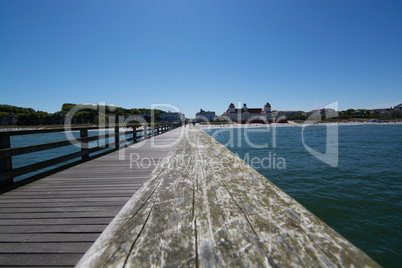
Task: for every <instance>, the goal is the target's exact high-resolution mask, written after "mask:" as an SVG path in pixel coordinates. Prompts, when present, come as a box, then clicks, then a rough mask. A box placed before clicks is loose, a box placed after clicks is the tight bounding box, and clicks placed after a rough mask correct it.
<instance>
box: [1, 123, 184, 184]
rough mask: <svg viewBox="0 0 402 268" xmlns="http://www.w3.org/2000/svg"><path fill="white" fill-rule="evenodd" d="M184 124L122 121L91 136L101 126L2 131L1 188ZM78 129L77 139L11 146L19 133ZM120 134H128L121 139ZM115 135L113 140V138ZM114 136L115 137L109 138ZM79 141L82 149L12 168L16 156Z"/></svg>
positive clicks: (104, 127)
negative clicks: (89, 133) (146, 123)
mask: <svg viewBox="0 0 402 268" xmlns="http://www.w3.org/2000/svg"><path fill="white" fill-rule="evenodd" d="M179 126H181V124H157V125H156V124H154V125H151V126H149V125H145V126H139V125H133V126H127V125H124V126H121V125H119V124H115V125H108V126H103V127H102V129H106V130H105V131H111V132H112V133H106V134H101V135H92V136H88V130H99V129H100V127H99V126H98V127H94V126H91V127H73V128H69V129H67V130H66V129H64V128H50V129H32V130H16V131H0V190H1V191H4V189H5V188H7V187H9V186H10V185H12V184H14V183H15V180H14V179H15V178H16V177H19V176H22V175H26V174H29V173H32V172H36V171H39V170H42V169H45V168H49V167H53V166H56V165H58V164H61V163H65V162H67V161H70V160H73V159H76V158H81V160H77V162H79V161H85V160H88V159H90V158H92V157H93V156H94V155H91V154H94V153H95V152H99V151H101V150H105V149H110V150H109V151H108V152H111V151H113V149H115V150H118V149H119V148H120V147H121V145H123V144H127V143H136V142H139V141H141V140H143V139H148V138H151V137H153V136H156V135H160V134H162V133H165V132H167V131H169V130H172V129H174V128H177V127H179ZM121 127H124V128H129V129H131V130H128V131H120V128H121ZM76 131H79V137H77V138H75V139H71V140H70V139H68V140H62V141H55V142H49V143H41V144H33V145H27V146H20V147H11V137H12V136H19V135H33V134H43V133H54V132H66V133H67V132H76ZM121 136H125V137H126V138H124V139H121ZM113 137H114V140H113V139H112V138H113ZM110 139H112V140H110ZM100 140H105V141H104V143H103V144H102V145H99V143H98V146H94V147H89V144H90V142H93V141H100ZM71 145H78V147H80V151H78V152H74V153H67V154H65V155H62V156H58V157H54V158H52V159H49V160H44V161H40V162H37V163H33V164H27V165H25V166H22V167H18V168H13V165H12V163H13V157H16V156H20V155H24V154H29V153H35V152H41V151H46V150H51V149H56V148H61V147H65V146H71Z"/></svg>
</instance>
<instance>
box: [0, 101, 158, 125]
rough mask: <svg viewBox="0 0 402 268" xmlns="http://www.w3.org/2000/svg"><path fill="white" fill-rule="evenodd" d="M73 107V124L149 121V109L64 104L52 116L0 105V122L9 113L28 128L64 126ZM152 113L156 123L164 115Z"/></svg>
mask: <svg viewBox="0 0 402 268" xmlns="http://www.w3.org/2000/svg"><path fill="white" fill-rule="evenodd" d="M74 107H76V109H77V111H76V112H75V113H74V115H73V118H72V121H71V122H72V123H73V124H98V123H99V119H100V118H101V119H102V122H103V121H104V122H105V123H108V122H109V119H110V118H113V120H114V117H115V116H116V115H118V116H121V117H123V118H128V117H130V116H142V117H143V118H144V119H145V120H146V121H147V122H150V121H151V109H146V108H140V109H137V108H133V109H125V108H122V107H114V106H106V107H99V105H86V104H85V105H81V104H80V105H77V104H74V103H64V104H63V105H62V107H61V111H58V112H56V113H53V114H52V113H47V112H42V111H35V110H34V109H32V108H22V107H17V106H11V105H0V120H1V119H2V118H4V117H7V116H8V115H9V114H10V112H11V113H12V114H13V115H14V116H15V118H16V124H17V125H24V126H28V125H53V124H64V121H65V119H66V115H67V114H68V113H69V112H70V111H71V110H72V109H73V108H74ZM153 112H154V115H155V120H156V121H158V120H159V119H160V117H159V115H160V113H164V111H162V110H154V111H153ZM137 121H138V120H137Z"/></svg>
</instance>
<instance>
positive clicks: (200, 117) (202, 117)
mask: <svg viewBox="0 0 402 268" xmlns="http://www.w3.org/2000/svg"><path fill="white" fill-rule="evenodd" d="M214 120H215V112H211V111H204V110H203V109H200V112H198V113H197V114H196V115H195V121H196V122H198V123H199V122H202V121H209V122H210V121H214Z"/></svg>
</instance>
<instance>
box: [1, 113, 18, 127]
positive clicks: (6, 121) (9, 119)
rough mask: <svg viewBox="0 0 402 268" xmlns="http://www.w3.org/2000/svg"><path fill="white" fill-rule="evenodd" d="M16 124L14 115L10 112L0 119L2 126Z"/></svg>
mask: <svg viewBox="0 0 402 268" xmlns="http://www.w3.org/2000/svg"><path fill="white" fill-rule="evenodd" d="M16 122H17V120H16V119H15V115H14V114H13V113H12V112H10V114H8V115H7V116H4V117H3V118H2V119H1V124H2V125H4V126H7V125H8V126H10V125H14V124H15V123H16Z"/></svg>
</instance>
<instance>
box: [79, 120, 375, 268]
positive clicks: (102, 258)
mask: <svg viewBox="0 0 402 268" xmlns="http://www.w3.org/2000/svg"><path fill="white" fill-rule="evenodd" d="M187 134H188V135H187V139H182V140H181V142H180V144H179V145H178V147H177V148H176V150H175V151H174V152H172V153H171V154H169V156H168V157H167V162H165V163H164V164H163V165H160V166H158V167H157V169H155V170H154V172H153V173H152V174H151V177H150V178H149V179H148V180H147V181H146V182H144V184H143V186H142V187H141V188H140V189H139V190H138V191H137V192H136V194H135V195H133V197H132V198H131V199H130V200H129V201H128V202H127V204H126V205H125V206H124V208H123V209H122V210H121V211H120V212H119V214H118V215H117V216H116V217H115V218H114V219H113V221H112V222H111V224H109V226H108V227H107V228H106V230H105V231H104V232H103V233H102V235H101V236H100V237H99V238H98V239H97V241H96V242H95V243H94V245H93V246H92V247H91V248H90V249H89V251H88V252H87V253H86V254H85V256H84V257H83V259H81V260H80V262H79V264H78V265H77V266H78V267H96V268H98V267H161V266H167V267H181V266H184V267H220V266H224V267H233V266H234V267H363V266H367V267H377V266H378V265H377V264H376V263H375V262H374V261H373V260H372V259H370V257H368V256H367V255H366V254H364V253H363V252H362V251H360V250H359V249H358V248H356V247H355V246H353V245H352V244H351V243H350V242H348V241H347V240H346V239H345V238H343V237H342V236H340V235H339V234H338V233H336V232H335V231H334V230H333V229H331V228H330V227H328V226H327V225H326V224H325V223H323V222H322V221H321V220H319V219H318V218H317V217H315V216H314V215H313V214H312V213H311V212H309V211H308V210H306V209H305V208H304V207H303V206H301V205H300V204H299V203H297V202H296V201H295V200H294V199H292V198H291V197H290V196H288V195H287V194H285V193H284V192H283V191H281V190H280V189H279V188H277V187H276V186H275V185H273V184H272V183H271V182H270V181H268V180H267V179H266V178H265V177H263V176H262V175H261V174H259V173H258V172H257V171H255V170H254V169H252V168H251V167H250V166H249V165H247V164H246V163H244V162H243V161H242V160H240V159H239V158H238V157H237V156H235V155H234V154H233V153H231V152H230V151H229V150H227V148H225V147H224V146H222V145H221V144H219V143H218V142H217V141H215V140H214V139H213V138H211V137H210V136H209V135H208V134H206V133H205V132H203V131H201V130H199V129H196V128H193V127H192V126H190V128H189V129H188V131H187Z"/></svg>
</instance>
